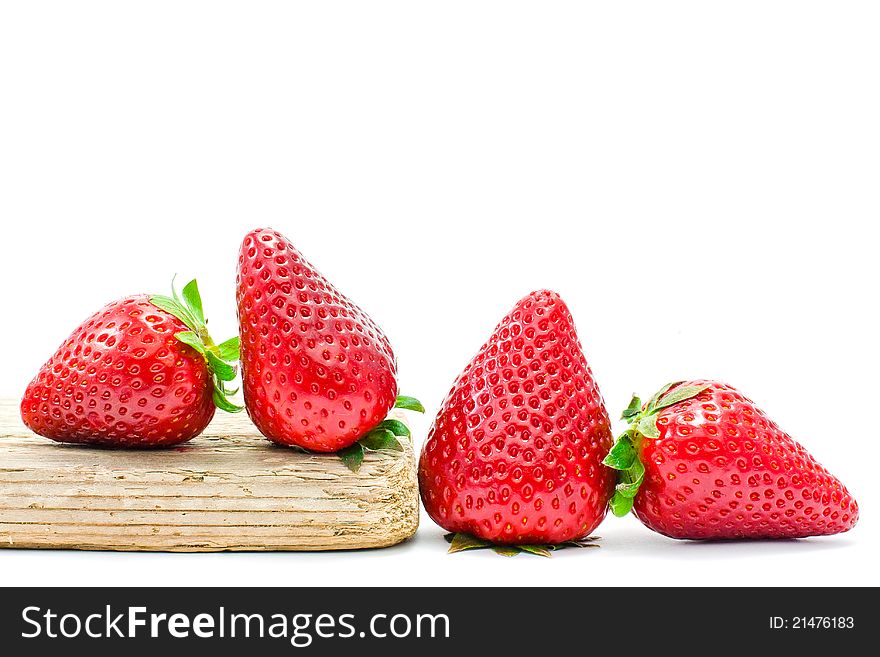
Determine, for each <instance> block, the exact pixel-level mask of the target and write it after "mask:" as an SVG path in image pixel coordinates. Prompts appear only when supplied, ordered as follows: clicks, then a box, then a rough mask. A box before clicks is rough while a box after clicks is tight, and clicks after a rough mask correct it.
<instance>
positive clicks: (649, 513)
mask: <svg viewBox="0 0 880 657" xmlns="http://www.w3.org/2000/svg"><path fill="white" fill-rule="evenodd" d="M623 417H624V419H626V420H628V421H629V422H630V428H629V429H628V430H627V431H626V432H624V434H623V435H622V436H621V437H620V438H618V440H617V442H616V443H615V445H614V449H613V450H612V451H611V453H610V454H609V455H608V457H607V458H606V460H605V463H606V465H609V466H610V467H612V468H615V469H617V470H619V471H620V483H619V484H618V485H617V492H616V493H615V495H614V499H613V500H612V503H611V507H612V510H613V511H614V513H615V514H616V515H625V514H626V513H628V512H629V510H630V508H632V509H633V511H634V512H635V514H636V516H637V517H638V518H639V520H641V521H642V522H643V523H644V524H645V525H646V526H647V527H649V528H650V529H653V530H654V531H656V532H659V533H661V534H665V535H666V536H670V537H672V538H684V539H688V538H689V539H713V538H714V539H736V538H802V537H805V536H820V535H826V534H837V533H839V532H845V531H848V530H849V529H852V528H853V526H855V524H856V522H857V520H858V517H859V507H858V505H857V504H856V501H855V500H854V499H853V497H852V496H851V495H850V494H849V491H847V489H846V487H845V486H844V485H843V484H842V483H841V482H840V481H839V480H838V479H837V478H835V477H834V476H833V475H832V474H831V473H830V472H828V470H826V469H825V468H824V467H822V466H821V465H820V464H819V463H818V462H817V461H816V459H814V458H813V457H812V456H811V455H810V454H809V453H808V452H807V450H805V449H804V448H803V447H802V446H801V445H800V444H798V443H797V442H795V440H794V439H792V438H791V436H789V435H788V434H786V433H785V432H784V431H782V430H781V429H780V428H779V427H778V426H777V425H776V423H774V422H773V421H772V420H771V419H769V418H768V417H767V416H766V415H765V414H764V412H763V411H761V410H760V409H758V408H757V407H756V406H755V405H754V404H753V403H752V401H751V400H749V399H747V398H746V397H744V396H743V395H742V394H741V393H740V392H739V391H737V390H736V389H735V388H732V387H730V386H728V385H725V384H723V383H718V382H716V381H705V380H697V381H688V382H679V383H674V384H670V385H668V386H666V387H664V388H663V389H662V390H660V392H658V393H657V394H656V395H654V397H652V398H651V400H650V401H649V402H648V403H647V404H645V405H644V406H642V405H641V401H640V400H639V399H638V398H637V397H636V398H633V401H632V403H630V406H629V408H627V410H626V411H624V414H623Z"/></svg>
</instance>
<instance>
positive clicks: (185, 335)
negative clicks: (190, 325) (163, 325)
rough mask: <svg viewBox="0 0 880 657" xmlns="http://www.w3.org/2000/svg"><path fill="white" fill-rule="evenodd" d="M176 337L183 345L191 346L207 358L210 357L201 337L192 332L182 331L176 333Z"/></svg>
mask: <svg viewBox="0 0 880 657" xmlns="http://www.w3.org/2000/svg"><path fill="white" fill-rule="evenodd" d="M174 337H175V338H177V339H178V340H180V341H181V342H182V343H183V344H186V345H189V346H190V347H192V348H193V349H195V350H196V351H198V352H199V353H200V354H202V355H203V356H205V357H206V358H207V357H208V351H207V349H205V345H204V343H203V342H202V341H201V339H200V338H199V336H197V335H196V334H195V333H193V332H192V331H181V332H180V333H175V334H174Z"/></svg>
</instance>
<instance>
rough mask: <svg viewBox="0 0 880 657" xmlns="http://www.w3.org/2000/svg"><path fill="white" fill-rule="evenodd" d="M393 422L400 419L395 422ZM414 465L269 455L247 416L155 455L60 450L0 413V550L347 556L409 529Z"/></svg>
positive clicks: (414, 513) (276, 450)
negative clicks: (351, 464)
mask: <svg viewBox="0 0 880 657" xmlns="http://www.w3.org/2000/svg"><path fill="white" fill-rule="evenodd" d="M401 419H403V418H401ZM418 517H419V503H418V486H417V483H416V466H415V456H414V453H413V450H412V448H411V446H409V445H407V447H406V449H405V451H404V452H391V451H382V452H368V453H367V456H366V459H365V460H364V463H363V465H362V466H361V469H360V471H359V472H357V473H354V472H351V471H350V470H348V469H347V468H346V467H345V466H344V465H343V464H342V462H341V461H340V460H339V458H338V457H336V456H334V455H316V454H305V453H303V452H298V451H296V450H293V449H288V448H284V447H277V446H275V445H273V444H271V443H270V442H269V441H267V440H265V439H264V438H263V437H262V436H260V434H259V432H258V431H257V430H256V428H255V427H254V426H253V425H252V424H251V422H250V420H249V419H248V417H247V416H246V414H243V413H242V414H239V415H229V414H226V413H221V412H218V413H217V415H216V417H215V419H214V421H213V422H212V423H211V425H210V426H209V427H208V429H207V430H206V431H205V433H204V434H202V435H201V436H199V437H198V438H195V439H194V440H192V441H190V442H189V443H185V444H184V445H182V446H180V447H176V448H172V449H165V450H149V451H136V450H107V449H100V448H93V447H83V446H78V445H64V444H60V443H55V442H53V441H50V440H47V439H45V438H41V437H39V436H36V435H34V434H32V433H31V432H29V431H28V430H27V428H26V427H25V426H24V425H23V424H22V422H21V419H20V417H19V414H18V404H17V403H15V402H12V401H8V400H5V401H0V547H9V548H69V549H81V550H158V551H177V552H208V551H221V550H348V549H356V548H376V547H385V546H388V545H393V544H395V543H399V542H400V541H403V540H405V539H407V538H409V537H410V536H412V535H413V533H414V532H415V530H416V527H417V526H418Z"/></svg>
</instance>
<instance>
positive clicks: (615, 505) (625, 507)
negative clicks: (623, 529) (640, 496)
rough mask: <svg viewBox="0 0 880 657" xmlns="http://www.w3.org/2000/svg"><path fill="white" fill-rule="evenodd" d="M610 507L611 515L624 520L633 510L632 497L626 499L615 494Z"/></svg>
mask: <svg viewBox="0 0 880 657" xmlns="http://www.w3.org/2000/svg"><path fill="white" fill-rule="evenodd" d="M609 506H610V507H611V513H613V514H614V515H616V516H617V517H618V518H622V517H623V516H625V515H626V514H627V513H629V512H630V510H631V509H632V506H633V500H632V498H631V497H626V496H625V495H621V494H620V493H618V492H615V493H614V496H613V497H612V498H611V502H610V503H609Z"/></svg>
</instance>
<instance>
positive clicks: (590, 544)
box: [552, 536, 600, 550]
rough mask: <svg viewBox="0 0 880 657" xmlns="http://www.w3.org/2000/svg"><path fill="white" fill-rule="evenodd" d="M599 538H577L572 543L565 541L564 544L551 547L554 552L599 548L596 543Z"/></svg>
mask: <svg viewBox="0 0 880 657" xmlns="http://www.w3.org/2000/svg"><path fill="white" fill-rule="evenodd" d="M599 538H600V537H599V536H585V537H584V538H579V539H577V540H574V541H565V543H559V544H558V545H553V546H552V547H553V549H554V550H561V549H562V548H567V547H570V548H597V547H600V546H599V544H598V543H596V541H598V540H599Z"/></svg>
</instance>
